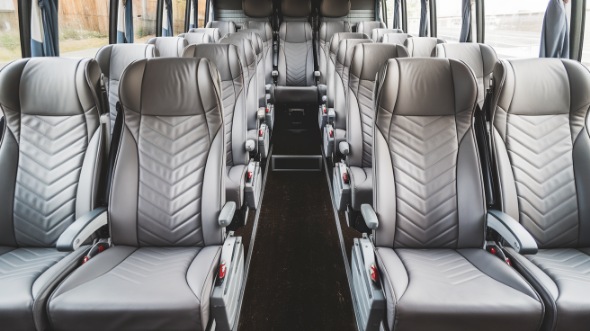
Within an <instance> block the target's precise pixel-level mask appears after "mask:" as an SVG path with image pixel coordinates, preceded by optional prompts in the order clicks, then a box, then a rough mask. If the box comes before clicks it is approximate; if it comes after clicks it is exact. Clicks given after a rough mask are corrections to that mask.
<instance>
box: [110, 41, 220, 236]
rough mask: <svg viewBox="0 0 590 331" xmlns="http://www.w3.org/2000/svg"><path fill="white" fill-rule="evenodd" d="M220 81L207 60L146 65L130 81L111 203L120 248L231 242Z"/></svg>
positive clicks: (124, 92) (124, 81) (132, 71)
mask: <svg viewBox="0 0 590 331" xmlns="http://www.w3.org/2000/svg"><path fill="white" fill-rule="evenodd" d="M204 45H207V44H204ZM192 47H195V46H192ZM218 77H219V74H218V73H217V70H215V67H214V66H213V65H211V64H210V62H209V61H208V60H207V59H178V58H174V59H171V58H166V59H148V60H139V61H137V62H134V63H133V64H131V65H130V66H129V67H128V68H127V70H126V71H125V73H124V74H123V77H122V78H121V89H120V91H121V93H120V94H121V104H122V106H123V107H122V108H123V117H124V121H123V126H122V129H121V139H120V142H119V145H118V147H117V151H116V153H117V156H116V162H115V167H114V169H113V180H112V187H111V192H110V202H109V221H110V227H111V238H112V241H113V243H114V244H115V245H126V246H133V247H138V246H139V247H141V246H166V247H174V246H208V245H220V244H222V243H223V239H224V235H225V233H224V229H223V228H222V227H220V226H219V224H218V222H217V218H218V215H219V211H220V210H221V208H222V206H223V204H224V203H225V190H224V177H225V176H224V171H225V146H224V144H223V137H224V128H223V120H222V109H221V99H220V88H219V78H218ZM161 86H168V87H169V88H161Z"/></svg>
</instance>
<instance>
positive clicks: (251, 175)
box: [244, 161, 262, 210]
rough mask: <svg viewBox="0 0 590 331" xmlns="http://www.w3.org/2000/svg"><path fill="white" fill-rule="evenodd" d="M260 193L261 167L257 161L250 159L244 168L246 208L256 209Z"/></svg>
mask: <svg viewBox="0 0 590 331" xmlns="http://www.w3.org/2000/svg"><path fill="white" fill-rule="evenodd" d="M261 194H262V169H261V168H260V163H259V162H253V161H251V162H250V163H249V164H248V170H246V184H245V186H244V196H245V200H246V205H247V206H248V208H250V209H253V210H256V208H257V207H258V202H259V201H260V195H261Z"/></svg>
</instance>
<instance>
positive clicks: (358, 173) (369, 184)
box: [350, 167, 373, 210]
mask: <svg viewBox="0 0 590 331" xmlns="http://www.w3.org/2000/svg"><path fill="white" fill-rule="evenodd" d="M350 179H351V184H352V208H353V209H354V210H360V209H361V205H362V204H363V203H368V204H372V203H373V171H372V169H371V168H360V167H350Z"/></svg>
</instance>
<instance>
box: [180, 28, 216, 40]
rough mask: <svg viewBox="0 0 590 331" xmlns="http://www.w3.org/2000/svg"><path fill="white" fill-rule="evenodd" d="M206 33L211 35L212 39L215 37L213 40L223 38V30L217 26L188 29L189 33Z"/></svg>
mask: <svg viewBox="0 0 590 331" xmlns="http://www.w3.org/2000/svg"><path fill="white" fill-rule="evenodd" d="M194 32H197V33H205V34H207V35H209V36H210V37H211V39H213V42H215V43H216V42H219V39H221V37H222V36H221V32H219V29H217V28H192V29H190V30H188V33H194Z"/></svg>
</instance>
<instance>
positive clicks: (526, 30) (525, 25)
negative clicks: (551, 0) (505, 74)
mask: <svg viewBox="0 0 590 331" xmlns="http://www.w3.org/2000/svg"><path fill="white" fill-rule="evenodd" d="M547 4H548V1H547V0H544V1H540V0H520V1H514V0H493V1H484V6H485V43H486V44H489V45H490V46H492V47H494V49H495V50H496V53H497V54H498V57H500V58H512V57H538V56H539V46H540V45H541V27H542V25H543V16H544V15H545V10H546V9H547Z"/></svg>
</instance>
